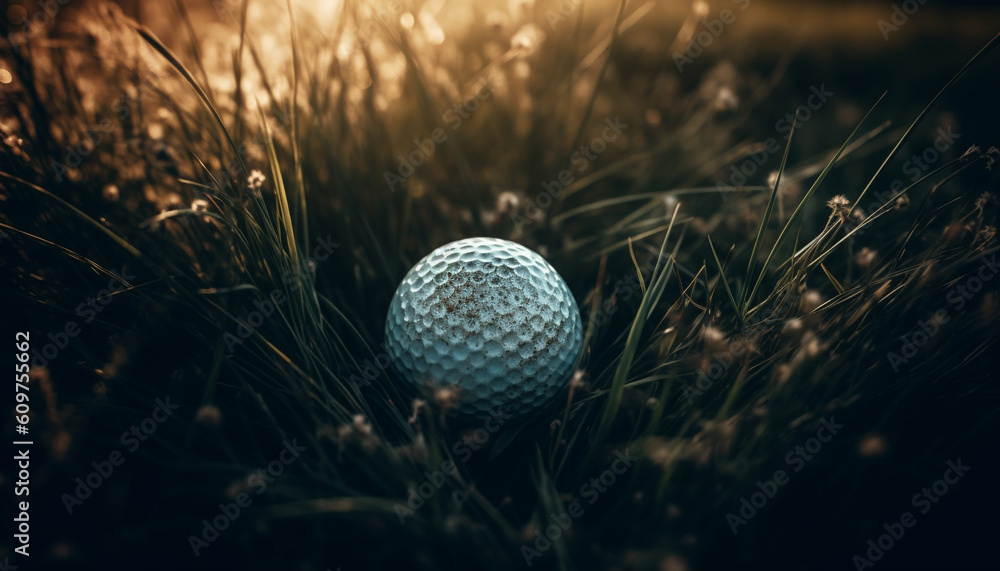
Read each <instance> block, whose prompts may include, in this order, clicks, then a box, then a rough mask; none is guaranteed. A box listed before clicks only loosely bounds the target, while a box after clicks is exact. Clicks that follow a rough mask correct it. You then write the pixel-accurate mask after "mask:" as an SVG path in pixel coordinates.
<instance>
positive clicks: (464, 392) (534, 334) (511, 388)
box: [385, 238, 583, 418]
mask: <svg viewBox="0 0 1000 571" xmlns="http://www.w3.org/2000/svg"><path fill="white" fill-rule="evenodd" d="M582 335H583V324H582V323H581V321H580V311H579V309H578V308H577V306H576V300H575V299H573V294H572V293H571V292H570V291H569V288H568V287H567V286H566V282H564V281H563V279H562V278H561V277H560V276H559V274H558V273H556V271H555V269H554V268H553V267H552V266H550V265H549V264H548V262H546V261H545V260H544V259H543V258H542V257H541V256H539V255H538V254H536V253H535V252H532V251H531V250H529V249H527V248H525V247H524V246H521V245H518V244H515V243H513V242H508V241H506V240H499V239H496V238H469V239H466V240H459V241H457V242H452V243H450V244H446V245H444V246H441V247H440V248H438V249H437V250H434V251H433V252H431V253H430V254H429V255H428V256H427V257H426V258H424V259H423V260H421V261H420V262H418V263H417V265H415V266H413V268H412V269H411V270H410V271H409V273H407V274H406V277H405V278H403V282H402V283H401V284H399V288H397V289H396V294H395V295H394V296H393V298H392V303H391V305H390V306H389V314H388V316H387V317H386V322H385V337H386V341H385V346H386V349H387V351H388V353H389V355H390V357H391V358H392V361H393V363H394V365H395V367H396V369H397V370H398V371H399V373H400V374H401V375H402V376H403V377H404V378H405V379H406V380H407V381H409V382H411V383H415V384H417V385H420V386H426V385H427V384H428V383H429V384H430V385H431V386H448V385H457V386H458V387H459V388H460V391H459V400H458V402H457V404H456V405H455V408H454V410H455V411H456V412H457V413H458V414H460V415H462V416H467V417H474V418H485V417H487V416H488V415H489V412H488V411H489V410H490V409H491V408H492V409H496V408H497V407H501V409H502V411H503V412H505V413H508V414H512V415H522V414H526V413H529V412H531V411H532V410H535V409H536V408H538V407H539V406H541V405H543V404H544V403H545V402H546V401H548V400H549V399H550V398H552V397H553V396H554V395H555V394H556V393H557V392H559V389H560V388H562V387H563V386H564V385H565V384H566V383H567V381H568V380H569V378H570V376H571V375H572V373H573V363H574V361H575V360H576V356H577V353H579V351H580V344H581V342H582Z"/></svg>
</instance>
